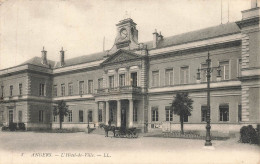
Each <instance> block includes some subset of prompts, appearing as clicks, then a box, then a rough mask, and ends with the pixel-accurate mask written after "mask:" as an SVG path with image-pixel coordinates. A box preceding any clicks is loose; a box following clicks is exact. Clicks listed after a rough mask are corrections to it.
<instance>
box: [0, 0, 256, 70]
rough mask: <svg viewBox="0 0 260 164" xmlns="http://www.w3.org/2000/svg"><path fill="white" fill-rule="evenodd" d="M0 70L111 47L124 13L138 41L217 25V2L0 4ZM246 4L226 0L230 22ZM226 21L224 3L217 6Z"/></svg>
mask: <svg viewBox="0 0 260 164" xmlns="http://www.w3.org/2000/svg"><path fill="white" fill-rule="evenodd" d="M0 3H1V5H0V34H1V35H0V69H3V68H7V67H12V66H15V65H17V64H20V63H22V62H24V61H26V60H29V59H31V58H32V57H34V56H39V57H40V56H41V50H42V47H43V46H44V47H45V49H46V50H47V51H48V54H47V58H48V59H51V60H55V61H58V60H59V51H60V49H61V47H62V46H63V47H64V49H65V60H66V59H69V58H73V57H77V56H82V55H88V54H91V53H94V52H100V51H102V50H103V38H104V37H105V49H110V48H111V47H112V45H113V43H114V39H115V35H116V26H115V24H117V23H118V22H119V21H120V20H121V19H123V18H124V16H125V12H126V11H127V12H128V15H129V16H130V17H131V18H132V19H133V20H134V21H135V23H137V29H138V30H139V42H144V41H150V40H152V33H153V32H154V29H155V28H156V29H157V31H161V32H162V35H164V37H167V36H172V35H176V34H180V33H184V32H188V31H193V30H198V29H201V28H206V27H210V26H215V25H219V24H220V23H221V1H220V0H125V1H121V0H103V1H90V0H0ZM250 3H251V2H250V0H229V4H230V5H229V21H230V22H234V21H238V20H241V11H242V10H245V9H249V8H250ZM222 6H223V7H222V11H223V12H222V15H223V19H222V22H223V23H227V21H228V19H227V18H228V0H223V3H222Z"/></svg>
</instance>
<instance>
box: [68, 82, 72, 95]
mask: <svg viewBox="0 0 260 164" xmlns="http://www.w3.org/2000/svg"><path fill="white" fill-rule="evenodd" d="M68 88H69V95H70V96H71V95H73V84H72V83H69V85H68Z"/></svg>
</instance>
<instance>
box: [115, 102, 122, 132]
mask: <svg viewBox="0 0 260 164" xmlns="http://www.w3.org/2000/svg"><path fill="white" fill-rule="evenodd" d="M116 113H117V117H116V121H117V123H116V126H117V127H121V100H117V112H116Z"/></svg>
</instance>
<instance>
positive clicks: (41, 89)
mask: <svg viewBox="0 0 260 164" xmlns="http://www.w3.org/2000/svg"><path fill="white" fill-rule="evenodd" d="M39 95H40V96H44V95H45V84H40V91H39Z"/></svg>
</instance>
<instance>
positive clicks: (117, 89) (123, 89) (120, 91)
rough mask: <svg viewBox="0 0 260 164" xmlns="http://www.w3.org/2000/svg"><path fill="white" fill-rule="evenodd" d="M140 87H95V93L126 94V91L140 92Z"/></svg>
mask: <svg viewBox="0 0 260 164" xmlns="http://www.w3.org/2000/svg"><path fill="white" fill-rule="evenodd" d="M141 92H142V88H141V87H137V86H121V87H115V88H102V89H96V90H95V95H96V96H99V95H110V94H128V93H141Z"/></svg>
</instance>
